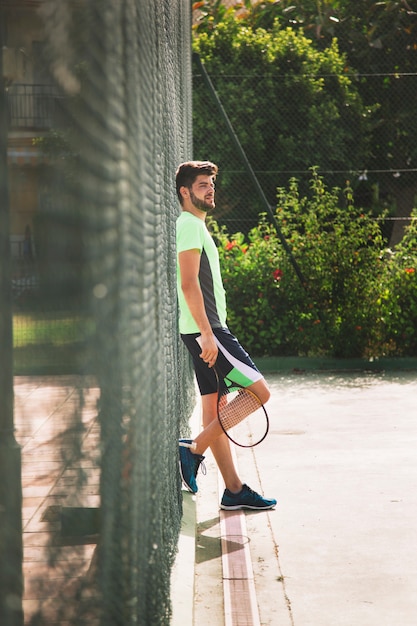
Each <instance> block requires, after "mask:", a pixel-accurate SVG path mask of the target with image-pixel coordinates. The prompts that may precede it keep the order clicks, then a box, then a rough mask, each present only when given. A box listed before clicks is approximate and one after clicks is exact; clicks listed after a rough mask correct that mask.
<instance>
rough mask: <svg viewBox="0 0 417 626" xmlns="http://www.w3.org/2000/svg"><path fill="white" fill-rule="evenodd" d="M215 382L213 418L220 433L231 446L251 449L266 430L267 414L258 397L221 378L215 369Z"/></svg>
mask: <svg viewBox="0 0 417 626" xmlns="http://www.w3.org/2000/svg"><path fill="white" fill-rule="evenodd" d="M215 372H216V377H217V383H218V397H217V418H218V420H219V423H220V425H221V427H222V429H223V432H224V433H225V434H226V435H227V437H228V438H229V439H230V441H232V442H233V443H234V444H235V445H237V446H239V447H241V448H253V447H254V446H257V445H258V444H260V443H261V442H262V441H263V440H264V439H265V437H266V436H267V434H268V431H269V417H268V413H267V411H266V409H265V407H264V405H263V404H262V403H261V401H260V400H259V398H258V396H257V395H256V394H254V393H253V392H252V391H251V390H250V389H247V388H246V387H242V386H241V385H239V384H238V383H236V382H234V381H229V380H228V379H227V377H226V378H222V377H221V374H220V373H219V372H218V371H217V370H215Z"/></svg>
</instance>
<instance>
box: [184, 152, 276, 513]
mask: <svg viewBox="0 0 417 626" xmlns="http://www.w3.org/2000/svg"><path fill="white" fill-rule="evenodd" d="M217 171H218V168H217V166H216V165H215V164H214V163H210V162H208V161H189V162H186V163H182V164H181V165H180V166H179V168H178V170H177V173H176V188H177V195H178V199H179V201H180V204H181V207H182V213H181V215H180V216H179V218H178V220H177V281H178V300H179V307H180V322H179V324H180V333H181V338H182V340H183V341H184V343H185V345H186V346H187V348H188V350H189V352H190V354H191V356H192V359H193V364H194V369H195V373H196V378H197V383H198V386H199V389H200V393H201V398H202V413H203V416H202V417H203V427H204V429H203V430H202V431H201V433H200V434H199V435H198V436H197V437H195V439H193V440H190V439H180V441H179V445H180V448H179V453H180V472H181V477H182V480H183V483H184V484H185V486H186V487H187V489H188V490H189V491H191V492H192V493H196V492H197V490H198V487H197V482H196V476H197V472H198V469H199V467H200V464H201V462H202V460H203V459H204V456H203V454H204V452H205V450H206V449H207V448H208V447H210V448H211V451H212V453H213V456H214V458H215V460H216V463H217V465H218V467H219V470H220V472H221V474H222V476H223V479H224V482H225V485H226V489H225V491H224V494H223V497H222V500H221V504H220V506H221V508H222V509H227V510H235V509H241V508H248V509H271V508H273V507H274V506H275V505H276V500H273V499H266V498H263V497H262V496H261V495H259V494H257V493H256V492H254V491H253V490H252V489H250V487H248V486H247V485H245V484H243V483H242V481H241V480H240V478H239V476H238V474H237V471H236V468H235V466H234V463H233V458H232V454H231V449H230V442H229V439H228V438H227V436H226V435H225V434H224V432H223V430H222V428H221V426H220V424H219V421H218V419H217V379H216V375H215V373H214V371H213V369H212V368H213V365H214V364H215V363H216V360H217V358H218V357H219V358H220V357H221V359H222V371H224V373H225V374H228V373H229V371H230V370H231V369H232V368H236V359H237V362H238V364H239V365H241V369H242V371H244V372H245V380H246V384H245V385H244V386H247V387H248V388H249V389H250V390H251V391H253V392H254V393H255V394H256V395H257V396H258V397H259V399H260V400H261V402H262V403H263V404H265V402H267V400H268V399H269V397H270V392H269V389H268V387H267V385H266V382H265V380H264V378H263V376H262V374H261V373H260V372H259V370H258V369H257V368H256V366H255V364H254V363H253V361H252V360H251V359H250V357H249V355H248V354H247V353H246V352H245V350H244V349H243V348H242V347H241V346H240V344H239V343H238V341H237V339H236V338H235V337H233V335H232V334H231V333H230V331H229V330H228V328H227V325H226V298H225V292H224V289H223V284H222V278H221V273H220V265H219V255H218V251H217V248H216V245H215V243H214V241H213V239H212V237H211V235H210V234H209V232H208V230H207V227H206V224H205V220H206V216H207V213H208V212H209V211H211V210H213V209H214V207H215V202H214V183H215V179H216V175H217ZM219 353H220V356H219ZM230 356H231V357H232V358H233V359H234V363H233V365H231V364H230V362H229V361H228V358H230ZM224 363H226V366H227V365H228V366H229V367H228V368H227V371H225V369H224ZM239 365H238V368H237V369H238V370H239ZM248 372H249V373H248Z"/></svg>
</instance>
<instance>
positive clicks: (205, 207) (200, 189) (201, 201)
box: [189, 174, 216, 212]
mask: <svg viewBox="0 0 417 626" xmlns="http://www.w3.org/2000/svg"><path fill="white" fill-rule="evenodd" d="M189 191H190V199H191V202H192V203H193V205H194V206H195V208H196V209H199V210H200V211H205V212H207V211H210V210H211V209H214V207H215V206H216V205H215V202H214V176H206V175H205V174H200V175H199V176H197V178H196V179H195V181H194V183H193V185H192V187H191V188H190V190H189Z"/></svg>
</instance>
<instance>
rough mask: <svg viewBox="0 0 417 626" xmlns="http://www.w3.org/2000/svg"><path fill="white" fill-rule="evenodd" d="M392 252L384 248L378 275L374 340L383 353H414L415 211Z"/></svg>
mask: <svg viewBox="0 0 417 626" xmlns="http://www.w3.org/2000/svg"><path fill="white" fill-rule="evenodd" d="M411 217H412V220H411V223H410V226H408V227H407V228H406V229H405V234H404V237H403V239H402V241H401V242H400V243H399V244H398V245H397V247H396V249H395V252H392V251H391V250H387V251H386V253H385V257H386V261H385V264H384V271H383V274H382V276H381V282H380V293H379V298H378V300H377V306H378V308H379V318H378V322H379V323H378V328H377V334H376V340H377V341H378V342H379V345H380V346H382V347H383V351H384V353H385V354H393V355H395V356H415V355H416V354H417V210H416V209H414V211H413V212H412V215H411Z"/></svg>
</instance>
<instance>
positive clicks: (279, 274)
mask: <svg viewBox="0 0 417 626" xmlns="http://www.w3.org/2000/svg"><path fill="white" fill-rule="evenodd" d="M272 275H273V277H274V280H275V281H278V280H281V278H282V277H283V275H284V272H283V271H282V270H280V269H276V270H274V271H273V274H272Z"/></svg>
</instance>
